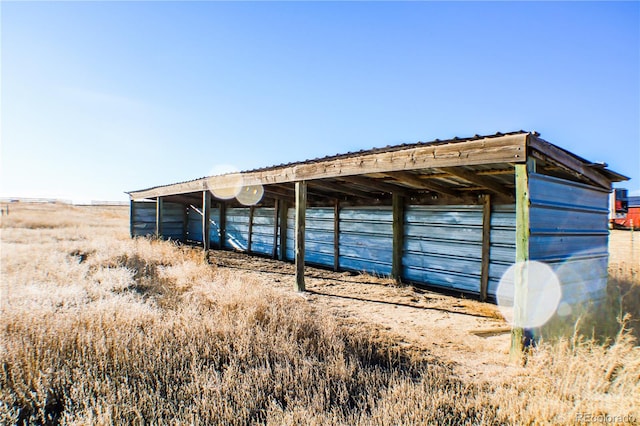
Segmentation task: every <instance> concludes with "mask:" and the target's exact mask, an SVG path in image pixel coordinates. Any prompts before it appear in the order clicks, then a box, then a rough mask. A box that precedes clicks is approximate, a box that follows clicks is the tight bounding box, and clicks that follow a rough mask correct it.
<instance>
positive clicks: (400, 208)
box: [391, 193, 404, 282]
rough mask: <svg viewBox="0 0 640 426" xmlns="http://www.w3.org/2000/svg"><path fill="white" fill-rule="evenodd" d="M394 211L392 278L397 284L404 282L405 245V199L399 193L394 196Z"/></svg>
mask: <svg viewBox="0 0 640 426" xmlns="http://www.w3.org/2000/svg"><path fill="white" fill-rule="evenodd" d="M392 205H393V207H392V210H393V255H392V258H391V276H392V278H393V279H394V280H396V281H397V282H401V281H402V247H403V245H404V198H403V197H402V196H401V195H400V194H397V193H393V195H392Z"/></svg>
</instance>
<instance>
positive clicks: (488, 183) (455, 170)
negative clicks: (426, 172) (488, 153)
mask: <svg viewBox="0 0 640 426" xmlns="http://www.w3.org/2000/svg"><path fill="white" fill-rule="evenodd" d="M440 170H442V171H444V172H446V173H448V174H450V175H452V176H455V177H459V178H460V179H464V180H466V181H467V182H471V183H473V184H475V185H479V186H481V187H483V188H486V189H488V190H489V191H491V192H495V193H496V194H499V195H507V196H511V197H512V196H513V191H511V190H510V189H509V188H507V187H505V186H503V185H502V184H500V183H498V182H496V181H495V180H493V179H491V178H488V177H486V176H478V174H477V173H474V172H471V171H469V170H465V169H464V168H462V167H443V168H441V169H440Z"/></svg>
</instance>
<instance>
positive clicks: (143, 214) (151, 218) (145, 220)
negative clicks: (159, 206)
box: [130, 201, 156, 237]
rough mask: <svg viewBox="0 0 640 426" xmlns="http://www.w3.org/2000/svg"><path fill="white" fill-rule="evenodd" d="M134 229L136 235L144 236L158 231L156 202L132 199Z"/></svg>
mask: <svg viewBox="0 0 640 426" xmlns="http://www.w3.org/2000/svg"><path fill="white" fill-rule="evenodd" d="M132 203H133V217H132V218H130V219H131V221H132V225H133V226H132V231H133V236H134V237H144V236H147V235H154V234H155V233H156V203H155V202H149V201H132Z"/></svg>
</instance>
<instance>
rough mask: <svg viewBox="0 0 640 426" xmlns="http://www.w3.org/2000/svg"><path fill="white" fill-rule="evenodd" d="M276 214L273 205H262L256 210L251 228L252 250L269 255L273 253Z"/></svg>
mask: <svg viewBox="0 0 640 426" xmlns="http://www.w3.org/2000/svg"><path fill="white" fill-rule="evenodd" d="M274 214H275V209H274V208H273V207H271V208H269V207H260V208H256V209H255V210H254V212H253V226H252V228H251V234H252V235H251V251H252V252H254V253H260V254H268V255H271V254H272V253H273V226H274Z"/></svg>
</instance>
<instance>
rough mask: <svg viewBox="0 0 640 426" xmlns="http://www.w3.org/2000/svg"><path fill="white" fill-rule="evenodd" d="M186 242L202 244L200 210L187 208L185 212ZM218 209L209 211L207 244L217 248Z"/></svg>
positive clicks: (218, 230) (218, 242)
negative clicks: (186, 219)
mask: <svg viewBox="0 0 640 426" xmlns="http://www.w3.org/2000/svg"><path fill="white" fill-rule="evenodd" d="M187 218H188V221H187V240H188V241H192V242H197V243H201V242H202V209H200V208H196V207H194V206H189V210H188V211H187ZM219 220H220V209H219V208H212V209H210V210H209V222H210V225H209V244H211V245H213V246H218V245H219V244H220V226H219V223H218V222H219Z"/></svg>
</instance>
